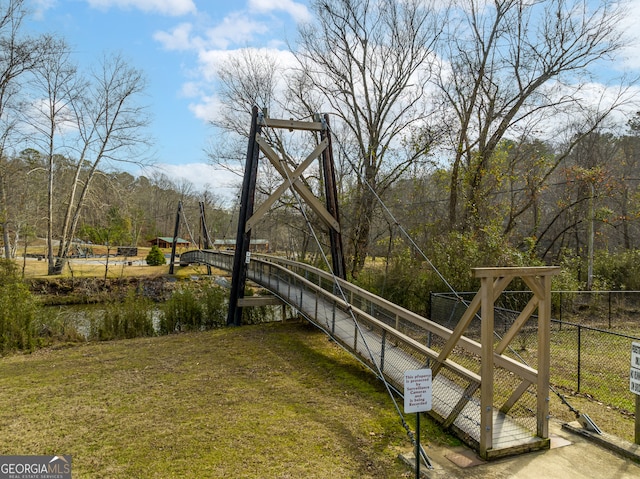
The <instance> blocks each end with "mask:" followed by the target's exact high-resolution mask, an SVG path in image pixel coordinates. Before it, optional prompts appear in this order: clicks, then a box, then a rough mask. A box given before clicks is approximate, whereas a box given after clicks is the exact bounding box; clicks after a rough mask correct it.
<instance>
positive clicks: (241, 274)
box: [227, 107, 262, 326]
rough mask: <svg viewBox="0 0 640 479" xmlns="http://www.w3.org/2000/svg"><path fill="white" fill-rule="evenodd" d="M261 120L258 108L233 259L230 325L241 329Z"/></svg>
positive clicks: (252, 117)
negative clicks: (240, 302)
mask: <svg viewBox="0 0 640 479" xmlns="http://www.w3.org/2000/svg"><path fill="white" fill-rule="evenodd" d="M258 116H259V113H258V107H253V111H252V114H251V129H250V131H249V145H248V147H247V162H246V165H245V169H244V179H243V181H242V193H241V196H240V216H239V218H238V232H237V234H236V251H235V255H234V257H233V272H232V276H231V293H230V296H229V312H228V314H227V325H235V326H240V324H241V322H242V308H241V307H239V305H238V300H239V299H240V298H244V287H245V284H246V282H247V265H248V262H249V256H248V254H249V244H250V242H251V230H248V231H245V225H246V224H247V221H248V220H249V218H250V217H251V215H253V205H254V200H255V192H256V178H257V176H258V155H259V154H260V149H259V148H258V144H257V143H256V141H255V138H256V135H257V134H259V133H260V132H261V131H262V126H261V124H260V123H259V122H258Z"/></svg>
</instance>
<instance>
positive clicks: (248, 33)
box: [206, 12, 269, 49]
mask: <svg viewBox="0 0 640 479" xmlns="http://www.w3.org/2000/svg"><path fill="white" fill-rule="evenodd" d="M268 31H269V27H268V26H267V24H265V23H263V22H259V21H256V20H253V19H251V18H249V17H248V16H247V15H246V13H244V12H232V13H230V14H229V15H227V16H226V17H225V18H224V20H222V22H221V23H220V24H219V25H216V26H215V27H213V28H210V29H209V30H207V32H206V38H207V40H208V45H209V46H210V47H212V48H222V49H226V48H229V46H230V45H232V44H235V45H246V44H248V43H250V42H251V41H252V40H254V37H255V35H260V34H263V33H267V32H268Z"/></svg>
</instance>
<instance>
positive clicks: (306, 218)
mask: <svg viewBox="0 0 640 479" xmlns="http://www.w3.org/2000/svg"><path fill="white" fill-rule="evenodd" d="M263 121H264V125H265V126H267V127H268V125H269V122H268V119H266V118H265V119H264V120H263ZM325 126H326V128H327V129H328V134H329V135H331V130H330V129H329V127H328V125H325ZM283 171H284V172H285V175H286V177H287V178H286V179H287V183H288V188H289V190H290V191H291V194H292V195H293V197H294V198H295V200H296V202H297V203H298V206H299V210H300V212H301V213H302V216H303V218H304V221H305V223H306V225H307V227H308V228H309V231H310V233H311V235H312V237H313V240H314V241H315V242H316V245H317V246H318V250H319V251H320V254H321V255H322V259H323V261H324V263H325V265H326V266H327V268H328V269H329V273H330V274H331V277H332V279H333V284H334V287H335V289H336V291H337V292H338V294H339V296H340V297H341V299H342V300H343V301H344V302H345V303H347V304H349V301H348V299H347V294H346V293H345V291H344V289H343V288H342V286H341V284H340V282H339V281H338V276H337V275H336V274H335V273H334V271H333V268H332V262H331V261H329V258H327V255H326V254H325V252H324V249H323V247H322V244H321V242H320V239H319V238H318V235H317V234H316V231H315V228H314V227H313V224H312V222H311V220H310V219H309V216H308V215H307V212H306V211H305V208H303V204H302V199H301V198H300V196H299V194H298V192H297V191H296V190H295V188H294V187H293V181H292V179H291V177H290V176H289V172H288V171H287V169H286V168H285V169H283ZM347 311H348V313H349V316H350V317H351V319H352V321H353V323H354V325H355V327H356V329H357V332H358V335H359V337H360V338H361V339H362V341H363V343H364V345H365V349H366V351H367V354H368V356H369V358H370V360H371V364H373V365H374V366H375V371H374V372H375V374H376V376H377V377H378V378H379V379H380V380H381V381H382V382H383V384H384V386H385V389H386V391H387V393H388V395H389V397H390V398H391V401H392V403H393V405H394V408H395V410H396V412H397V414H398V417H399V418H400V421H401V423H402V426H403V427H404V429H405V431H406V432H407V436H408V437H409V439H410V440H411V443H412V444H413V445H414V446H415V445H416V444H417V441H416V438H415V435H414V433H413V431H412V430H411V428H410V427H409V425H408V424H407V422H406V420H405V418H404V414H402V411H401V410H400V406H399V405H398V401H397V399H396V396H395V395H394V391H396V390H395V388H393V387H392V386H391V384H390V383H389V382H388V381H387V379H386V378H385V376H384V374H383V373H382V370H381V369H380V365H379V364H378V362H377V361H376V360H375V355H374V354H373V352H372V351H371V348H370V347H369V344H368V342H367V339H366V335H365V334H364V333H363V331H362V328H361V326H360V323H359V321H358V319H357V318H356V315H355V314H354V312H353V310H352V309H351V307H349V308H348V310H347ZM329 336H331V335H329ZM396 392H397V391H396ZM420 455H421V457H422V459H423V460H424V462H425V464H426V465H427V467H428V468H429V469H433V466H432V465H431V460H430V459H429V457H428V456H427V454H426V452H425V451H424V449H423V448H422V446H421V447H420Z"/></svg>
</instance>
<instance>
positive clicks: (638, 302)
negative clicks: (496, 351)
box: [430, 291, 640, 414]
mask: <svg viewBox="0 0 640 479" xmlns="http://www.w3.org/2000/svg"><path fill="white" fill-rule="evenodd" d="M474 295H475V293H461V294H458V295H454V294H447V293H442V294H441V293H433V294H432V295H431V302H430V304H431V307H430V316H431V317H430V319H431V320H432V321H434V322H436V323H438V324H441V325H442V326H445V327H447V328H449V329H453V328H455V326H456V324H457V322H458V320H459V319H460V317H461V316H462V314H463V313H464V311H465V310H466V308H467V304H469V302H470V301H471V299H472V298H473V296H474ZM503 296H504V298H503V299H502V303H501V306H500V307H496V310H495V313H494V314H495V335H496V343H497V342H499V341H500V339H501V337H502V335H503V334H505V333H506V332H507V331H508V330H509V328H510V326H511V324H513V322H514V321H515V320H516V318H517V317H518V315H519V314H520V311H521V310H522V308H523V307H524V305H526V302H527V301H528V300H529V298H530V297H531V292H526V293H525V292H504V293H503ZM552 298H553V305H554V307H553V313H552V314H553V317H554V318H559V317H560V315H562V317H563V318H564V319H563V320H560V319H552V320H551V338H550V341H551V371H550V374H551V383H552V385H553V386H554V387H555V388H559V389H561V390H562V391H565V392H566V391H568V392H571V393H579V394H581V395H583V396H586V397H589V398H591V399H593V400H594V401H596V402H598V403H601V404H602V407H604V408H615V409H619V410H621V411H622V412H623V413H624V414H631V413H632V412H633V411H634V410H635V397H634V395H633V394H632V393H631V392H630V391H629V368H630V354H631V353H630V351H631V343H632V341H640V318H639V316H638V314H637V313H638V312H640V292H621V291H604V292H594V293H583V292H568V291H561V292H553V295H552ZM569 319H570V321H569ZM465 334H466V335H467V336H468V337H470V339H474V340H476V341H479V340H480V318H479V316H477V317H476V318H475V319H474V320H473V322H472V324H471V327H470V328H469V330H468V331H467V332H466V333H465ZM536 353H537V322H536V321H535V320H534V319H533V318H532V319H531V320H530V321H529V322H528V324H527V325H526V326H525V327H524V328H523V329H522V330H521V331H520V333H519V334H518V336H517V337H516V338H515V339H514V340H513V341H512V343H511V347H510V349H509V351H507V352H506V354H507V355H509V356H511V357H513V358H514V359H517V360H518V361H521V362H523V363H525V364H527V365H530V366H531V367H534V368H535V367H536V364H537V356H536Z"/></svg>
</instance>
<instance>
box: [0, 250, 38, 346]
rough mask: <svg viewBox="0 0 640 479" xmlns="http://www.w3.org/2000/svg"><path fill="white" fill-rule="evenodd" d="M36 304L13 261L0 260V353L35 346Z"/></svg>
mask: <svg viewBox="0 0 640 479" xmlns="http://www.w3.org/2000/svg"><path fill="white" fill-rule="evenodd" d="M37 317H38V306H37V304H36V302H35V300H34V298H33V296H32V295H31V292H30V291H29V289H28V288H27V287H26V286H25V285H24V283H22V281H21V280H20V279H19V277H18V273H17V268H16V265H15V264H14V263H13V262H12V261H10V260H0V354H2V353H6V352H9V351H14V350H25V351H30V350H32V349H33V348H34V347H35V346H36V336H37V325H36V322H37Z"/></svg>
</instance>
